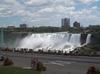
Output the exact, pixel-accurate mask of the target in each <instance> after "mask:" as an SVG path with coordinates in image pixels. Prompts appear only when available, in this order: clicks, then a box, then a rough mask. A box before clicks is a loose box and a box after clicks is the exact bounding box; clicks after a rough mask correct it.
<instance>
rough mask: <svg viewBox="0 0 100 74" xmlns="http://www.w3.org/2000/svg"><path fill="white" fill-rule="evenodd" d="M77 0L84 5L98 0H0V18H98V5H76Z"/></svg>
mask: <svg viewBox="0 0 100 74" xmlns="http://www.w3.org/2000/svg"><path fill="white" fill-rule="evenodd" d="M77 1H78V2H79V1H80V2H81V5H82V4H83V5H84V3H85V4H88V3H94V2H97V1H98V0H2V1H1V0H0V18H2V17H13V16H19V17H20V18H21V21H22V22H28V23H29V24H33V23H39V22H40V23H41V22H43V23H45V22H48V23H50V21H52V23H55V22H57V21H58V20H60V19H61V18H63V17H70V18H71V20H73V21H76V20H78V21H83V20H84V21H87V22H90V21H91V22H93V21H96V20H98V18H99V16H100V13H99V11H98V6H96V5H93V6H90V8H89V7H87V8H86V7H85V8H81V5H80V6H78V7H76V5H78V3H77ZM79 7H80V8H79ZM36 21H38V22H36ZM59 23H60V22H59ZM59 23H58V24H59Z"/></svg>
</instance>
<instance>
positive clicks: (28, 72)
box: [0, 67, 40, 74]
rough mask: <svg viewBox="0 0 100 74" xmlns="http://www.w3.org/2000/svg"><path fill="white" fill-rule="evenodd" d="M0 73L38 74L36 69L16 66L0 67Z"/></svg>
mask: <svg viewBox="0 0 100 74" xmlns="http://www.w3.org/2000/svg"><path fill="white" fill-rule="evenodd" d="M0 74H40V73H39V72H37V71H32V70H25V69H21V68H16V67H0Z"/></svg>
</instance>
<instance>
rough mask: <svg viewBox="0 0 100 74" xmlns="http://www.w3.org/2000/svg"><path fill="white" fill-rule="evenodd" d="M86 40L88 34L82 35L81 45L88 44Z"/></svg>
mask: <svg viewBox="0 0 100 74" xmlns="http://www.w3.org/2000/svg"><path fill="white" fill-rule="evenodd" d="M86 38H87V34H81V37H80V41H81V44H84V43H86Z"/></svg>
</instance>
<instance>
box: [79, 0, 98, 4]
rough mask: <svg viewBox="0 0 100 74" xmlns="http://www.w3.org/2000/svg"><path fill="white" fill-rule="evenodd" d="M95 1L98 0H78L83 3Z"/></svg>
mask: <svg viewBox="0 0 100 74" xmlns="http://www.w3.org/2000/svg"><path fill="white" fill-rule="evenodd" d="M97 1H99V0H80V2H82V3H85V4H87V3H93V2H97Z"/></svg>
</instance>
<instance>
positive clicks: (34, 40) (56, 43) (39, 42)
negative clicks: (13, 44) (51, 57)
mask: <svg viewBox="0 0 100 74" xmlns="http://www.w3.org/2000/svg"><path fill="white" fill-rule="evenodd" d="M80 37H81V34H71V33H67V32H59V33H42V34H32V35H30V36H27V37H25V38H24V39H22V40H21V41H20V43H19V46H18V47H17V48H28V49H34V51H37V50H39V49H42V50H43V51H47V50H62V51H63V52H65V51H66V52H69V51H72V50H74V49H75V48H76V47H80V46H81V42H80ZM89 38H90V35H89V37H87V41H86V42H87V43H88V42H89Z"/></svg>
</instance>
